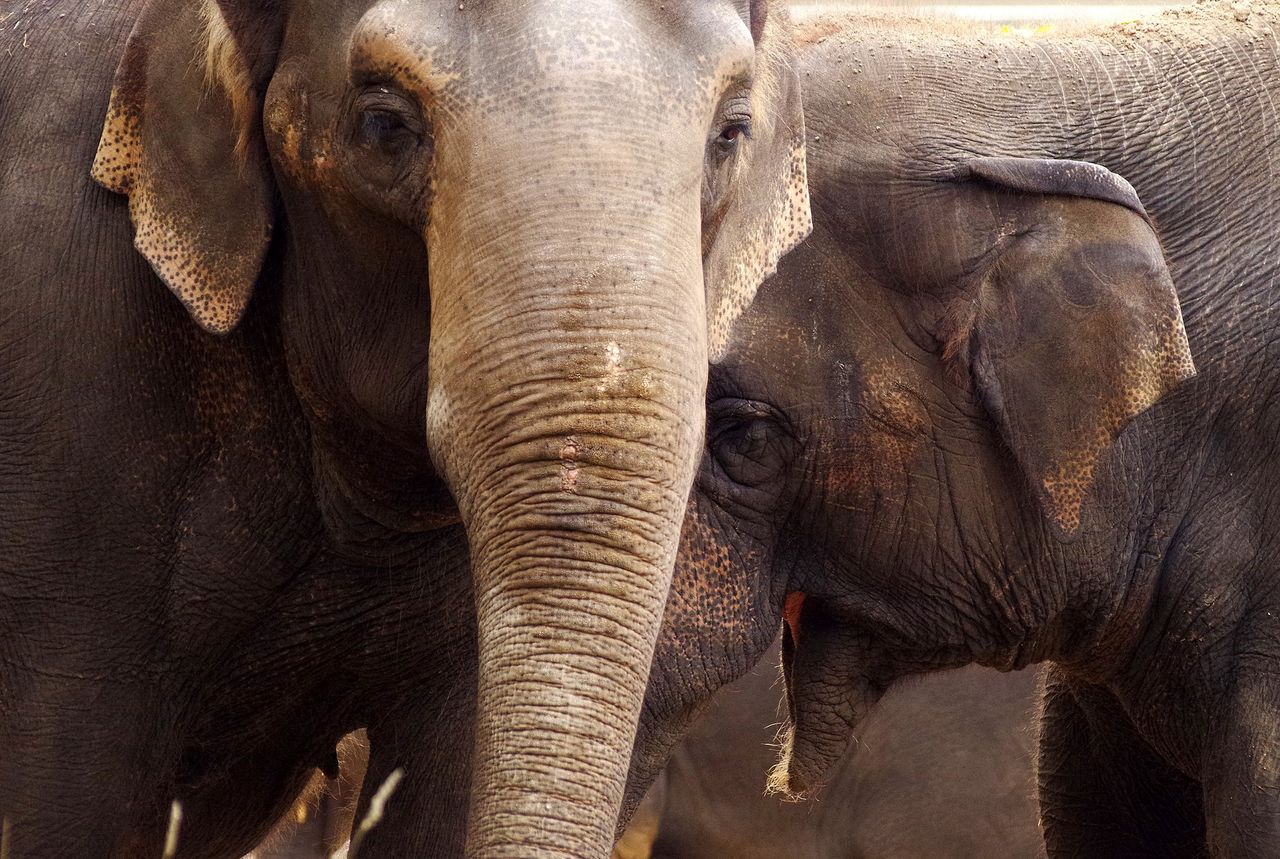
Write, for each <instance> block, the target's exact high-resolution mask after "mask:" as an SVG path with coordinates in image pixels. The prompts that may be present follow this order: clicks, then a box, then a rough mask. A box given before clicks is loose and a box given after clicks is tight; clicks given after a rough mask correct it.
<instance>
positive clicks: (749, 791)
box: [623, 646, 1043, 859]
mask: <svg viewBox="0 0 1280 859" xmlns="http://www.w3.org/2000/svg"><path fill="white" fill-rule="evenodd" d="M778 655H779V648H778V647H777V646H774V647H771V648H770V649H769V651H768V653H767V654H766V656H765V658H764V659H763V660H762V661H761V662H760V664H759V665H757V666H756V667H755V668H754V669H752V671H751V672H750V673H748V674H747V676H746V677H744V678H742V679H741V680H739V681H737V682H736V683H733V684H730V685H729V686H726V687H725V688H724V689H721V690H720V692H718V693H717V694H716V697H715V700H714V702H713V703H712V706H711V707H710V708H709V711H708V712H707V714H706V715H704V716H703V717H702V719H701V720H700V721H699V723H698V724H697V726H696V727H694V729H693V730H692V731H690V732H689V734H688V735H687V736H686V737H685V738H684V739H683V740H682V741H681V742H680V745H679V746H677V747H676V751H675V753H674V754H673V755H672V757H671V760H670V761H669V762H668V764H667V767H666V769H665V770H663V773H662V776H661V778H660V780H659V781H658V782H657V783H656V785H655V787H656V788H657V793H656V795H652V796H646V797H645V802H644V803H643V804H642V805H641V810H642V811H643V810H644V808H645V807H646V806H647V805H649V803H650V802H651V800H652V801H654V802H655V807H654V809H653V816H654V817H655V818H656V826H653V828H655V829H656V833H655V835H656V837H653V836H651V841H652V847H651V848H650V849H648V850H644V851H635V852H632V853H630V854H627V855H625V856H624V857H623V859H705V857H713V856H731V857H734V859H777V857H782V856H787V857H794V859H846V857H850V856H866V857H876V859H887V857H893V859H933V857H939V856H945V857H947V859H988V857H992V856H1001V857H1008V859H1034V857H1037V856H1040V855H1042V852H1043V849H1042V846H1041V844H1042V839H1041V837H1040V827H1039V824H1038V822H1037V821H1038V815H1037V811H1036V802H1035V777H1034V760H1035V753H1034V751H1035V731H1034V721H1033V719H1032V715H1033V713H1034V711H1035V706H1036V701H1037V700H1038V691H1039V684H1038V682H1037V678H1036V675H1035V671H1034V670H1033V669H1026V670H1024V671H1019V672H1014V673H1012V674H999V673H997V672H994V671H990V670H988V669H984V668H978V667H973V666H971V667H969V668H963V669H960V670H958V671H947V672H942V673H939V674H934V675H930V676H928V677H922V678H920V679H919V680H918V681H917V682H915V683H904V684H902V685H901V686H898V687H895V688H894V689H892V690H890V691H889V692H888V693H887V694H886V695H885V697H884V699H883V700H882V701H880V702H879V704H878V705H877V706H876V707H875V709H874V710H873V711H872V712H871V713H870V714H869V715H868V717H867V719H866V720H865V722H864V723H863V724H862V726H861V727H860V729H859V736H858V744H857V746H856V747H855V748H854V750H853V751H852V752H851V753H850V754H849V755H847V756H846V757H845V758H844V759H843V760H842V761H841V762H840V763H839V764H838V765H837V767H836V769H835V770H834V771H833V773H832V776H831V779H830V781H829V783H828V784H827V785H826V786H825V787H824V788H823V790H822V795H821V797H820V799H818V800H816V801H814V802H800V803H796V802H788V801H786V800H785V798H783V797H781V796H777V795H772V796H770V795H766V794H765V791H764V781H765V774H766V773H767V772H768V770H769V766H770V764H771V763H773V761H774V759H776V757H777V747H776V745H775V743H774V740H775V738H776V735H777V728H778V725H779V724H780V723H781V721H782V719H783V718H784V715H785V711H784V710H782V709H781V708H780V707H779V703H780V702H779V699H780V697H781V684H780V683H779V682H778V679H779V678H778ZM652 793H653V791H652V790H651V794H652ZM633 825H635V824H634V823H633ZM642 825H643V822H642Z"/></svg>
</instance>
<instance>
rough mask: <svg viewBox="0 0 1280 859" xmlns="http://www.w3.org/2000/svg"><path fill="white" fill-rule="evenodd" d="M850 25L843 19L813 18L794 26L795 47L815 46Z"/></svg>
mask: <svg viewBox="0 0 1280 859" xmlns="http://www.w3.org/2000/svg"><path fill="white" fill-rule="evenodd" d="M850 24H851V22H850V21H849V20H847V19H843V18H813V19H810V20H808V21H805V22H804V23H803V24H799V25H797V26H796V30H795V33H796V35H795V39H796V46H797V47H805V46H806V45H814V44H817V43H818V42H821V41H822V40H823V39H825V38H827V37H828V36H834V35H835V34H836V33H839V32H841V31H843V30H844V29H845V28H846V27H849V26H850Z"/></svg>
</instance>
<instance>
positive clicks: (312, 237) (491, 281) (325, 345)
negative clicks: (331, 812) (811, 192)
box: [0, 0, 809, 859]
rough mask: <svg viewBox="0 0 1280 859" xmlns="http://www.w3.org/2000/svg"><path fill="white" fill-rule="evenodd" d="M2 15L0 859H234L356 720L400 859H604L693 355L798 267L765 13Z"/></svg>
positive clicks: (682, 439)
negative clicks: (399, 818)
mask: <svg viewBox="0 0 1280 859" xmlns="http://www.w3.org/2000/svg"><path fill="white" fill-rule="evenodd" d="M4 22H5V26H4V27H3V28H2V31H3V36H0V40H2V41H0V118H2V120H3V121H0V141H2V142H3V146H0V152H3V153H4V154H3V156H0V160H2V162H3V169H2V170H0V175H3V176H4V180H3V181H4V185H5V187H4V194H3V199H2V201H0V232H2V233H3V235H4V236H5V241H4V244H3V250H2V251H0V271H3V272H4V280H3V283H2V284H0V473H3V474H4V475H5V479H4V481H3V489H0V523H2V525H3V527H0V535H3V536H2V537H0V541H2V542H0V545H2V546H3V553H0V605H2V606H3V609H0V744H2V745H3V747H4V748H5V750H6V759H5V767H4V772H3V775H0V816H3V817H4V819H5V821H6V828H5V832H6V833H8V835H7V838H8V843H7V846H8V851H9V857H10V859H24V857H31V856H41V857H63V856H76V857H85V856H91V857H113V856H151V855H160V852H161V849H162V846H163V844H164V841H165V838H166V835H168V834H169V830H170V827H169V824H168V821H170V820H171V819H172V820H173V821H174V822H175V825H176V826H177V827H178V828H177V829H176V830H174V831H175V832H176V833H177V834H178V836H179V837H178V855H179V856H182V857H215V856H219V857H220V856H228V857H234V856H239V855H241V854H243V852H244V851H245V850H247V849H249V848H251V847H252V846H253V844H254V843H255V842H256V841H257V840H258V839H259V838H260V837H261V836H262V835H263V834H264V833H265V831H266V830H267V828H268V827H269V826H270V823H271V821H272V820H274V819H276V818H278V817H279V816H280V815H281V814H282V813H283V812H285V811H286V810H287V808H288V807H289V805H290V803H291V801H292V799H293V797H294V796H295V795H296V794H297V792H298V791H299V790H300V789H301V786H302V785H303V784H304V782H305V781H306V780H307V779H308V778H309V776H310V774H311V772H312V771H313V769H314V768H315V767H317V766H318V767H320V768H321V769H323V770H325V771H326V772H328V773H330V774H333V773H335V772H336V771H337V770H339V769H340V767H339V766H338V764H337V761H336V757H335V753H334V748H335V744H336V743H337V742H338V740H339V738H341V737H342V736H343V735H345V734H347V733H348V732H350V731H352V730H355V729H357V728H359V727H366V728H367V729H368V731H369V736H370V742H371V744H372V750H371V759H370V767H371V773H372V774H373V775H372V776H371V778H370V779H369V780H368V781H369V785H370V787H369V788H368V789H369V790H372V789H376V788H377V787H378V786H379V785H380V784H382V783H385V782H386V780H387V778H388V777H389V775H390V773H391V772H394V770H395V768H396V767H399V766H403V767H404V768H405V770H406V775H405V778H404V781H403V783H402V784H401V785H400V787H399V789H398V790H399V794H398V797H399V800H400V802H401V803H402V804H404V805H410V804H411V803H412V801H413V799H414V796H415V791H416V790H418V789H419V785H420V784H421V780H422V779H425V778H427V776H428V774H427V772H426V767H427V765H426V764H423V763H421V761H423V760H424V759H425V758H424V757H422V756H425V755H427V751H428V750H430V755H429V756H430V758H431V761H430V766H431V767H432V771H431V774H432V775H433V776H434V777H436V778H438V779H439V780H440V785H443V787H441V788H440V789H439V790H438V791H437V792H436V793H435V794H434V796H433V799H434V801H436V802H439V803H444V804H446V805H448V806H449V807H450V808H451V809H452V810H453V812H454V813H451V814H445V815H437V816H433V817H431V819H430V820H428V821H427V823H426V824H424V825H425V827H426V828H425V829H423V828H418V829H416V830H415V831H414V833H413V836H414V838H415V839H416V840H415V841H414V842H413V843H414V844H416V845H417V849H418V850H419V851H420V850H421V849H424V848H423V846H422V845H427V847H426V848H425V849H428V850H429V851H430V853H431V855H435V856H448V855H461V854H462V852H463V851H464V849H465V855H467V856H471V857H481V856H483V857H486V859H488V857H503V856H513V855H518V856H521V857H567V856H575V857H578V856H603V855H607V853H608V850H609V847H610V845H611V844H612V840H613V834H614V830H615V823H616V817H617V809H618V806H619V804H620V802H621V800H622V796H623V785H624V781H625V777H626V770H627V750H628V749H629V748H630V747H631V744H632V737H633V734H634V732H635V729H636V724H637V720H638V716H639V712H640V707H641V702H642V698H643V695H644V689H645V683H646V672H647V667H648V665H649V664H650V655H651V652H652V650H653V647H654V642H655V638H656V636H657V633H658V627H659V623H660V616H661V612H662V606H663V601H664V599H665V595H666V592H667V589H668V584H669V581H670V578H671V575H672V569H673V566H674V559H675V554H676V551H677V543H678V535H679V532H680V527H681V522H682V517H683V514H684V509H685V505H686V500H687V497H688V494H689V489H690V487H691V485H692V481H693V479H694V475H695V471H696V466H697V458H698V455H699V453H700V450H701V444H702V439H703V423H704V416H705V408H704V398H705V388H706V381H707V373H708V360H709V359H710V358H714V357H715V356H717V355H718V354H719V353H720V352H721V351H723V349H724V345H725V341H726V338H727V332H728V331H729V327H730V325H731V324H732V323H733V321H734V319H735V318H736V317H737V316H738V315H739V314H740V313H741V312H742V310H743V309H744V308H745V307H746V306H748V305H749V303H750V301H751V299H752V297H753V295H754V292H755V289H756V287H757V285H758V284H759V282H760V281H761V280H762V279H763V278H764V276H765V275H766V274H767V273H769V272H770V271H772V270H773V268H774V267H775V265H776V262H777V259H778V258H779V257H781V256H782V255H783V254H784V253H785V252H786V251H787V250H788V249H789V248H790V247H791V246H793V245H794V244H795V243H796V242H798V241H799V240H800V238H802V237H803V236H804V235H805V234H806V233H807V231H808V229H809V208H808V197H807V183H806V181H805V160H804V149H803V146H804V131H803V127H804V126H803V114H802V110H801V104H800V94H799V89H798V82H797V80H796V79H795V75H794V73H793V72H792V70H791V65H790V63H789V62H788V56H789V53H788V51H789V49H788V36H787V32H788V30H787V23H786V16H785V13H784V12H781V11H776V10H775V13H774V14H771V10H770V8H769V4H768V3H766V2H764V0H711V2H705V3H703V2H700V3H697V4H684V3H669V4H651V3H645V2H633V0H581V2H577V3H575V4H572V7H570V6H569V5H567V4H564V3H560V2H554V0H520V2H516V0H491V2H490V0H486V2H483V3H462V2H458V0H448V2H445V0H425V2H415V3H409V2H403V0H320V2H312V3H302V2H290V0H104V2H99V0H93V2H84V0H50V2H47V3H40V4H24V5H22V6H21V8H17V7H15V8H13V9H12V10H7V11H6V13H5V14H4ZM695 228H696V229H695ZM407 619H414V620H415V623H414V624H413V625H412V626H407V625H406V620H407ZM460 663H463V664H469V665H477V666H478V674H473V673H472V672H471V671H469V670H460V669H459V668H458V667H457V665H458V664H460ZM468 701H470V702H472V703H471V704H470V705H469V706H471V707H473V708H474V712H475V713H476V718H475V721H474V724H471V723H470V722H469V721H468V722H466V723H465V724H458V723H457V722H456V721H455V719H454V715H453V714H454V712H455V710H457V709H458V708H459V707H460V706H461V703H462V702H468ZM411 743H421V744H422V745H421V746H420V747H417V748H419V749H420V750H421V751H420V752H418V753H414V752H413V751H412V750H411V749H410V744H411ZM379 745H381V748H382V749H383V750H384V751H383V752H382V753H380V752H379ZM386 750H390V751H386ZM401 752H403V755H402V757H401V759H400V760H398V761H397V760H396V759H395V755H397V754H400V753H401ZM415 754H417V755H419V756H417V757H415ZM472 769H474V772H475V775H474V778H473V779H470V781H468V780H467V779H464V778H461V777H457V778H452V777H451V776H453V775H457V774H459V773H464V772H465V773H470V772H471V771H472ZM468 785H470V787H468ZM104 797H105V798H107V799H105V800H104ZM367 799H368V797H367V796H366V800H365V801H366V802H367ZM175 801H176V802H175ZM171 809H173V813H172V814H171ZM467 809H469V811H467ZM387 831H388V833H389V834H388V836H387V837H388V838H390V837H391V834H390V833H392V832H393V831H394V827H389V828H388V830H387ZM463 832H465V833H466V834H465V839H466V843H465V848H464V847H463V845H462V839H463V838H464V836H463V835H462V834H461V833H463ZM366 850H367V851H368V852H369V853H370V854H376V853H378V852H382V853H383V855H386V854H387V853H388V852H393V850H394V848H393V847H391V846H388V845H386V844H383V845H379V844H377V843H376V839H375V838H371V839H370V840H369V841H368V842H366ZM416 855H421V853H420V852H419V853H417V854H416Z"/></svg>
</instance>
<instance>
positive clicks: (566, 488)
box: [560, 436, 579, 492]
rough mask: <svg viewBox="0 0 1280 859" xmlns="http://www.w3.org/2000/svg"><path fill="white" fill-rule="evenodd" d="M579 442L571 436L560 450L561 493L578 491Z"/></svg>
mask: <svg viewBox="0 0 1280 859" xmlns="http://www.w3.org/2000/svg"><path fill="white" fill-rule="evenodd" d="M578 451H579V445H578V440H577V439H576V438H574V437H573V436H569V437H568V438H566V439H565V440H564V447H562V448H560V491H561V492H577V491H578Z"/></svg>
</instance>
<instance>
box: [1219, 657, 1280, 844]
mask: <svg viewBox="0 0 1280 859" xmlns="http://www.w3.org/2000/svg"><path fill="white" fill-rule="evenodd" d="M1215 723H1216V724H1217V726H1218V727H1217V730H1215V731H1214V732H1213V736H1212V740H1211V742H1212V745H1211V747H1210V750H1209V753H1208V754H1207V755H1205V760H1206V773H1205V779H1204V803H1205V818H1206V826H1207V828H1208V838H1209V848H1210V854H1211V855H1212V856H1214V857H1223V859H1228V857H1229V858H1230V859H1237V857H1248V859H1263V857H1267V859H1274V857H1280V678H1278V677H1277V676H1276V675H1275V674H1274V673H1272V672H1267V671H1265V670H1260V671H1257V672H1253V671H1249V670H1247V669H1245V670H1243V671H1240V672H1239V673H1238V674H1237V677H1236V682H1235V685H1234V688H1233V692H1232V694H1231V695H1230V696H1229V700H1228V704H1227V708H1226V712H1224V713H1223V714H1221V717H1220V718H1219V719H1216V720H1215Z"/></svg>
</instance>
